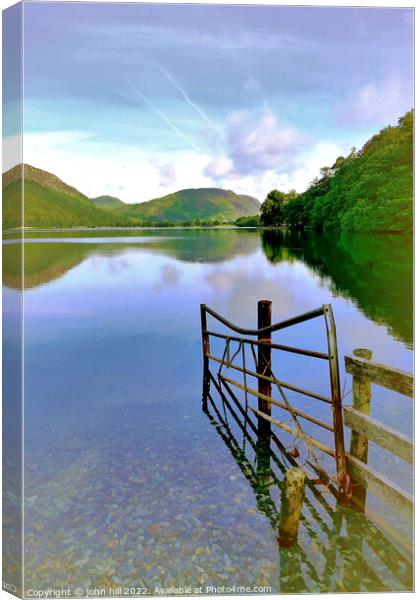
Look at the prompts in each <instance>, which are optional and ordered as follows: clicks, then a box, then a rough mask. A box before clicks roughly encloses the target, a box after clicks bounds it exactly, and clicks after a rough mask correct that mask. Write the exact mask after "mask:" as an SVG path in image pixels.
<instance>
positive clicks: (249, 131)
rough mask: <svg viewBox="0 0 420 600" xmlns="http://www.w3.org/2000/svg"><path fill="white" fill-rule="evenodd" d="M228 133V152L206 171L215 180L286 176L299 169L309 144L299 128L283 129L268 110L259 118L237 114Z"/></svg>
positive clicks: (228, 127) (252, 115)
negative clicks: (273, 173) (300, 153)
mask: <svg viewBox="0 0 420 600" xmlns="http://www.w3.org/2000/svg"><path fill="white" fill-rule="evenodd" d="M225 129H226V133H225V147H226V152H225V154H222V155H219V156H217V157H216V158H214V159H212V161H211V162H210V163H209V165H208V166H207V168H206V171H205V174H206V175H209V176H210V177H213V178H215V179H217V178H225V177H229V178H232V179H237V178H241V177H244V176H248V175H250V174H253V175H257V174H259V173H263V172H265V171H268V170H276V171H278V172H283V173H286V172H288V171H290V170H291V169H292V168H294V167H295V166H296V157H297V154H298V151H299V150H300V148H301V147H302V146H303V144H304V143H308V141H309V140H307V139H304V137H303V136H302V135H301V134H300V133H299V132H298V131H297V130H296V129H295V128H293V127H285V126H282V125H280V124H279V123H278V121H277V118H276V117H275V115H274V114H273V113H272V112H271V111H270V110H268V109H265V110H264V111H263V113H262V114H258V115H257V116H256V115H255V114H254V113H252V112H251V111H247V110H244V111H240V112H234V113H232V114H230V115H229V116H228V118H227V122H226V128H225Z"/></svg>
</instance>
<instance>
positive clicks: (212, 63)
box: [10, 2, 413, 202]
mask: <svg viewBox="0 0 420 600" xmlns="http://www.w3.org/2000/svg"><path fill="white" fill-rule="evenodd" d="M412 14H413V13H412V11H411V10H410V9H406V8H400V9H379V8H363V9H358V8H325V7H319V8H305V7H302V8H300V7H281V6H279V7H264V6H216V5H213V6H206V5H196V6H194V5H172V6H171V5H166V6H165V5H150V4H149V5H147V4H144V5H135V4H121V3H118V4H97V3H83V4H82V3H75V4H72V3H62V2H61V3H44V4H43V3H26V4H25V6H24V37H25V40H24V48H25V54H24V86H25V88H24V89H25V96H24V100H25V102H24V131H25V156H24V158H25V161H26V162H29V163H31V164H34V165H35V166H38V167H40V168H44V169H47V170H50V171H53V172H55V173H56V174H57V175H59V176H60V177H62V178H63V179H65V180H66V181H67V182H68V183H70V184H72V185H75V186H76V187H79V189H80V190H81V191H83V192H84V193H86V194H88V195H99V194H103V193H107V194H113V195H117V196H119V197H121V198H122V199H123V200H125V201H128V202H136V201H137V202H139V201H144V200H148V199H150V198H152V197H156V196H161V195H164V194H166V193H169V192H171V191H174V190H176V189H181V188H186V187H204V186H206V187H207V186H220V187H225V188H229V189H233V190H235V191H237V192H241V193H249V194H253V195H256V196H257V197H258V198H259V199H260V200H262V199H263V198H264V196H265V195H266V194H267V192H268V191H270V189H272V188H274V187H277V188H280V189H288V188H290V187H294V188H297V189H298V190H303V189H305V187H306V186H307V184H308V182H309V181H310V180H311V179H313V177H314V176H315V175H316V174H317V173H318V171H319V168H320V167H322V166H325V165H329V164H332V163H333V162H334V160H335V158H336V157H337V156H338V155H340V154H343V153H347V152H348V151H349V150H350V148H351V147H352V146H356V147H360V146H361V145H362V144H363V142H364V141H366V140H367V139H368V138H369V137H370V136H371V135H372V134H373V133H375V132H376V131H377V130H378V129H380V128H381V127H383V126H385V125H388V124H393V123H395V122H396V120H397V118H398V116H400V115H401V114H403V113H404V112H405V111H406V110H408V109H410V108H411V107H412V104H413V100H412V87H413V82H412V69H413V64H412V52H413V34H412V28H413V23H412ZM13 133H15V132H10V134H11V136H13Z"/></svg>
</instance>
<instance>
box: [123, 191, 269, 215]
mask: <svg viewBox="0 0 420 600" xmlns="http://www.w3.org/2000/svg"><path fill="white" fill-rule="evenodd" d="M259 209H260V203H259V202H258V200H257V199H256V198H253V197H252V196H245V195H238V194H235V192H232V191H230V190H221V189H218V188H199V189H187V190H181V191H179V192H175V193H174V194H169V195H168V196H164V197H163V198H156V199H154V200H149V202H143V203H141V204H129V205H125V206H124V207H123V208H119V209H117V210H116V211H114V213H115V214H120V215H123V216H125V217H129V218H131V219H140V220H145V221H148V222H155V223H156V222H161V221H169V222H171V223H183V222H188V221H209V220H213V221H215V220H217V221H219V222H222V223H229V222H233V221H235V220H236V219H238V218H239V217H244V216H248V215H254V214H255V213H256V212H258V211H259Z"/></svg>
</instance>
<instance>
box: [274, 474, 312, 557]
mask: <svg viewBox="0 0 420 600" xmlns="http://www.w3.org/2000/svg"><path fill="white" fill-rule="evenodd" d="M305 481H306V473H305V471H304V470H303V469H301V468H300V467H291V468H290V469H289V470H288V471H286V474H285V476H284V481H283V488H282V494H281V511H280V515H281V517H280V529H279V544H280V546H291V545H292V544H293V543H294V541H295V540H296V537H297V534H298V529H299V519H300V515H301V513H302V506H303V499H304V496H305Z"/></svg>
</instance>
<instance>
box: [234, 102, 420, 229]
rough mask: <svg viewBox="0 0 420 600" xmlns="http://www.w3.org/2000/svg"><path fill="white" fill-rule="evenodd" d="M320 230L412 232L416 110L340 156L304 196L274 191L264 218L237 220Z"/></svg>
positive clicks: (321, 173)
mask: <svg viewBox="0 0 420 600" xmlns="http://www.w3.org/2000/svg"><path fill="white" fill-rule="evenodd" d="M258 223H259V224H260V225H262V226H265V227H278V226H282V225H286V226H289V227H291V228H300V229H303V228H310V229H317V230H340V229H342V230H350V231H412V228H413V111H410V112H408V113H407V114H405V115H404V116H403V117H401V118H400V119H399V121H398V125H396V126H395V127H391V126H390V127H386V128H385V129H383V130H382V131H381V132H380V133H378V134H377V135H374V136H373V137H372V138H371V139H370V140H369V141H368V142H367V143H366V144H365V145H364V146H363V148H362V149H361V150H359V151H356V149H355V148H354V149H352V151H351V152H350V154H349V155H348V156H346V157H344V156H339V157H338V158H337V160H336V161H335V163H334V164H333V165H332V167H324V168H322V169H321V172H320V176H319V177H317V178H316V179H314V181H312V182H311V184H310V185H309V187H308V189H307V190H306V191H305V192H303V193H302V194H297V193H296V192H295V191H294V190H292V191H289V192H287V193H285V192H281V191H279V190H273V191H272V192H270V193H269V194H268V196H267V198H266V200H265V201H264V203H263V204H262V206H261V214H260V217H259V220H258V216H256V217H253V218H248V221H246V219H243V220H241V222H237V224H238V225H242V226H245V225H256V224H258Z"/></svg>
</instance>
